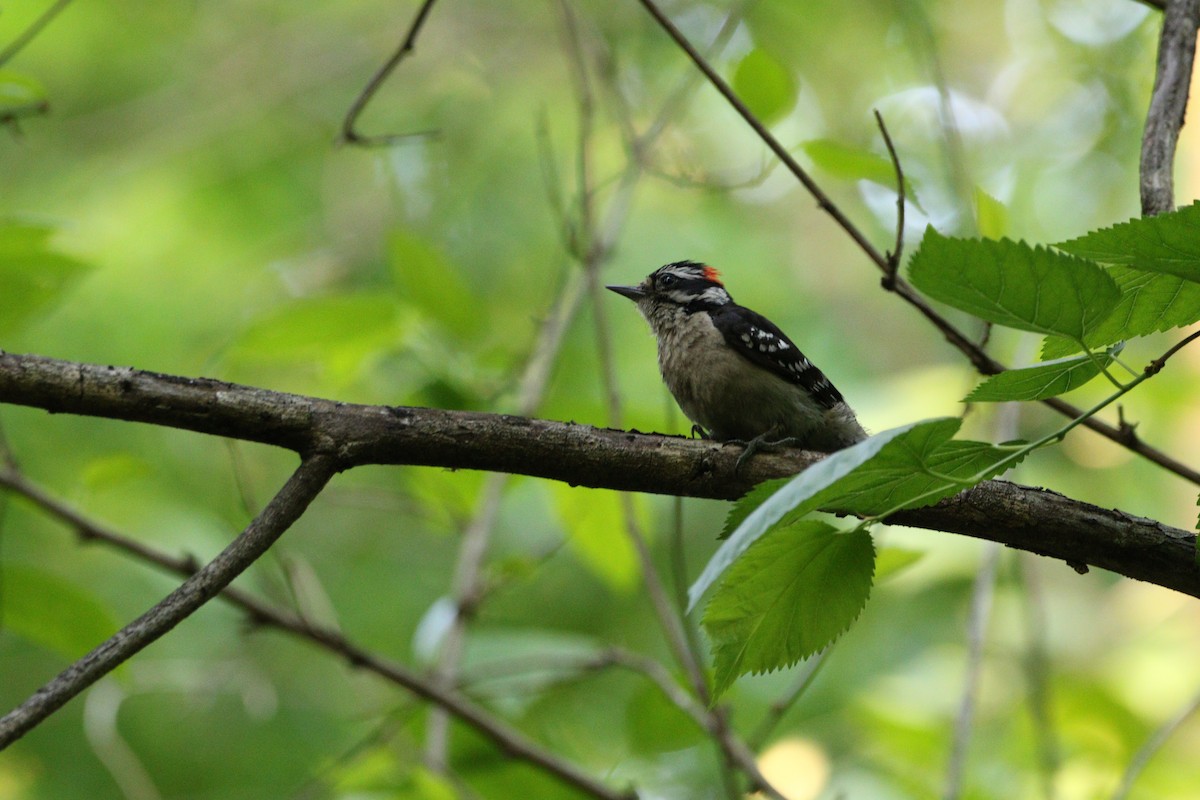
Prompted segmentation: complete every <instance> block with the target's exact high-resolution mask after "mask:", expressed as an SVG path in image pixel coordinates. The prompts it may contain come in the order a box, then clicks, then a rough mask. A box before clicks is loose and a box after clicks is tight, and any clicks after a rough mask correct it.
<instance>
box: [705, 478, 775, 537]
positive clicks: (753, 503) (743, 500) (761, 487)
mask: <svg viewBox="0 0 1200 800" xmlns="http://www.w3.org/2000/svg"><path fill="white" fill-rule="evenodd" d="M791 480H792V479H791V478H774V479H773V480H769V481H763V482H762V483H760V484H758V485H757V486H755V487H754V488H753V489H751V490H750V491H748V492H746V493H745V494H744V495H742V496H741V497H739V498H738V500H737V502H735V503H734V504H733V506H732V507H731V508H730V509H729V513H728V514H726V515H725V525H724V527H722V528H721V535H720V536H719V537H717V538H719V539H728V538H729V537H730V536H731V535H732V534H733V532H734V531H736V530H737V529H738V527H739V526H740V525H741V524H742V523H743V522H745V521H746V517H748V516H750V514H751V512H753V511H754V509H756V508H758V507H759V506H761V505H762V504H763V502H764V501H766V499H767V498H768V497H770V496H771V495H773V494H775V492H777V491H779V490H780V489H782V488H783V487H784V485H785V484H787V483H788V482H789V481H791Z"/></svg>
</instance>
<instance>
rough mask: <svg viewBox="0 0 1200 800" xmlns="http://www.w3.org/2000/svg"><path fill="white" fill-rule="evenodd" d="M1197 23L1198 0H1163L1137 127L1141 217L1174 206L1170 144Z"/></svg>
mask: <svg viewBox="0 0 1200 800" xmlns="http://www.w3.org/2000/svg"><path fill="white" fill-rule="evenodd" d="M1197 28H1200V0H1168V2H1167V6H1166V13H1164V14H1163V23H1162V33H1161V35H1160V36H1159V40H1158V63H1157V65H1156V66H1155V70H1154V90H1153V91H1152V92H1151V94H1150V109H1149V110H1148V111H1147V112H1146V129H1145V130H1144V131H1143V132H1142V158H1141V195H1142V214H1144V215H1146V216H1151V215H1154V214H1161V213H1163V212H1164V211H1170V210H1171V209H1172V208H1174V207H1175V189H1174V175H1173V173H1174V169H1175V145H1176V144H1177V143H1178V141H1179V130H1180V129H1181V128H1182V127H1183V122H1184V119H1183V117H1184V112H1185V111H1186V109H1187V100H1188V87H1189V85H1190V84H1191V80H1192V62H1193V61H1194V60H1195V56H1196V29H1197Z"/></svg>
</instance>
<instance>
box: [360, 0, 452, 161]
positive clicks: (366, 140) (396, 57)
mask: <svg viewBox="0 0 1200 800" xmlns="http://www.w3.org/2000/svg"><path fill="white" fill-rule="evenodd" d="M436 2H437V0H423V2H422V3H421V7H420V8H419V9H417V13H416V14H415V15H413V19H412V22H411V23H410V24H409V26H408V32H407V33H406V34H405V35H404V40H403V41H402V42H401V43H400V46H399V47H398V48H396V52H394V53H392V56H391V58H389V59H388V60H387V61H385V62H384V63H383V66H381V67H380V68H379V69H378V70H376V71H375V74H374V75H372V76H371V79H370V80H369V81H367V85H366V86H364V87H363V90H362V91H361V92H359V94H358V97H356V98H354V102H353V103H351V104H350V108H349V110H347V111H346V116H345V118H344V119H343V120H342V130H341V134H340V136H339V140H340V141H342V142H345V143H348V144H357V145H367V146H372V145H389V144H394V143H395V142H397V141H399V140H401V139H407V138H411V137H413V136H428V135H429V133H430V132H429V131H418V132H414V133H401V134H396V133H388V134H382V135H378V136H367V135H364V134H361V133H359V132H358V130H357V129H355V127H354V126H355V124H356V123H357V122H358V117H359V115H360V114H362V112H363V109H365V108H366V107H367V103H369V102H371V98H373V97H374V96H375V94H376V93H377V92H378V91H379V88H380V87H381V86H383V82H384V81H386V80H387V79H388V76H389V75H391V74H392V72H393V71H394V70H395V69H396V67H398V66H400V62H402V61H403V60H404V59H405V58H407V57H408V56H409V55H410V54H411V53H412V51H413V49H414V48H415V47H416V46H417V37H418V36H419V35H420V34H421V28H422V27H423V26H424V25H425V20H426V19H427V18H428V17H429V12H430V11H432V10H433V4H434V3H436Z"/></svg>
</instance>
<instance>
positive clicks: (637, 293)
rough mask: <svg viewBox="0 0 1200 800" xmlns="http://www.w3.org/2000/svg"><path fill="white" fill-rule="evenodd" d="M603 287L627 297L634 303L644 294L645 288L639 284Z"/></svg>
mask: <svg viewBox="0 0 1200 800" xmlns="http://www.w3.org/2000/svg"><path fill="white" fill-rule="evenodd" d="M604 288H605V289H610V290H612V291H614V292H616V293H617V294H619V295H621V296H622V297H628V298H629V299H630V300H632V301H633V302H635V303H636V302H637V301H638V300H641V299H642V298H643V297H645V296H646V290H645V289H643V288H642V287H640V286H605V287H604Z"/></svg>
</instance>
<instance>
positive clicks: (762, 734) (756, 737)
mask: <svg viewBox="0 0 1200 800" xmlns="http://www.w3.org/2000/svg"><path fill="white" fill-rule="evenodd" d="M830 647H832V645H829V646H828V647H826V648H825V649H824V650H822V651H821V652H819V653H817V654H816V655H814V656H812V657H811V658H809V659H808V660H807V661H805V662H804V666H803V667H802V668H801V670H800V673H799V674H798V675H797V676H796V680H795V682H794V683H793V684H792V686H791V688H790V689H788V690H787V692H786V693H784V694H783V695H781V696H780V697H779V699H777V700H775V701H774V702H773V703H771V705H770V706H769V707H768V708H767V712H766V714H764V715H763V718H762V721H761V722H759V723H758V727H756V728H755V729H754V733H752V734H751V735H750V737H749V739H748V742H749V744H750V746H751V747H753V748H754V749H755V750H758V749H759V748H761V747H762V746H763V745H765V744H766V743H767V739H768V738H769V737H770V736H771V734H772V733H774V731H775V728H776V727H777V726H778V725H779V723H780V722H782V721H783V717H784V715H785V714H787V712H788V711H789V710H791V708H792V706H794V705H795V704H796V701H797V700H799V699H800V698H801V697H802V696H803V695H804V693H805V692H806V691H808V687H810V686H812V684H813V681H815V680H816V679H817V675H818V674H820V672H821V667H823V666H825V662H826V661H828V660H829V649H830Z"/></svg>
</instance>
